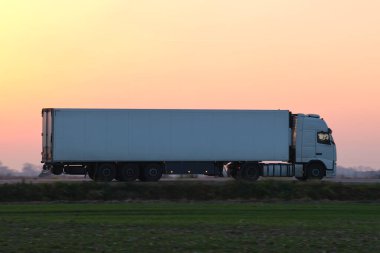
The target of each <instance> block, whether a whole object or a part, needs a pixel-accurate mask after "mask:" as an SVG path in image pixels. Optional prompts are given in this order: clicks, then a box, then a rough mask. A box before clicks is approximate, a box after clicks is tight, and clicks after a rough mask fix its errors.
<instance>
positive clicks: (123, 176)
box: [116, 163, 139, 181]
mask: <svg viewBox="0 0 380 253" xmlns="http://www.w3.org/2000/svg"><path fill="white" fill-rule="evenodd" d="M138 177H139V167H138V166H137V164H134V163H127V164H124V165H122V166H121V167H120V168H118V171H117V173H116V179H117V180H118V181H135V180H136V179H137V178H138Z"/></svg>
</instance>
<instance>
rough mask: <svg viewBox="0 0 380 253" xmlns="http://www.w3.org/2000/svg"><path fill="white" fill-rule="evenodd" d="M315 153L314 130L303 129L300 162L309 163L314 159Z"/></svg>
mask: <svg viewBox="0 0 380 253" xmlns="http://www.w3.org/2000/svg"><path fill="white" fill-rule="evenodd" d="M315 153H316V146H315V130H306V129H304V131H303V138H302V160H303V161H302V162H309V161H310V160H312V159H314V158H315Z"/></svg>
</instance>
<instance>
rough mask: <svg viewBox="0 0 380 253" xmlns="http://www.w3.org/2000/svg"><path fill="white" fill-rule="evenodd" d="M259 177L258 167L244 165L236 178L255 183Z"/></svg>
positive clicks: (251, 164)
mask: <svg viewBox="0 0 380 253" xmlns="http://www.w3.org/2000/svg"><path fill="white" fill-rule="evenodd" d="M259 177H260V166H259V165H258V164H255V163H247V164H244V165H243V166H242V167H241V169H240V170H239V171H238V173H237V178H238V179H241V180H245V181H256V180H257V179H258V178H259Z"/></svg>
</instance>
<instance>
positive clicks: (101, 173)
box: [90, 163, 116, 182]
mask: <svg viewBox="0 0 380 253" xmlns="http://www.w3.org/2000/svg"><path fill="white" fill-rule="evenodd" d="M115 176H116V167H115V165H114V164H112V163H101V164H99V165H98V167H97V168H96V169H95V173H94V180H95V181H102V182H110V181H112V180H113V179H114V178H115ZM90 177H91V176H90Z"/></svg>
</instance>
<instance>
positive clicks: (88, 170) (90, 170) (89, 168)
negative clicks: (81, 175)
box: [87, 165, 95, 180]
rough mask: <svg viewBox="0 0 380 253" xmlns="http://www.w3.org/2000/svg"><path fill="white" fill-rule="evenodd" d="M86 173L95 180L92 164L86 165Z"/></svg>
mask: <svg viewBox="0 0 380 253" xmlns="http://www.w3.org/2000/svg"><path fill="white" fill-rule="evenodd" d="M87 175H88V177H89V178H91V179H92V180H95V168H94V166H93V165H87Z"/></svg>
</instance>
